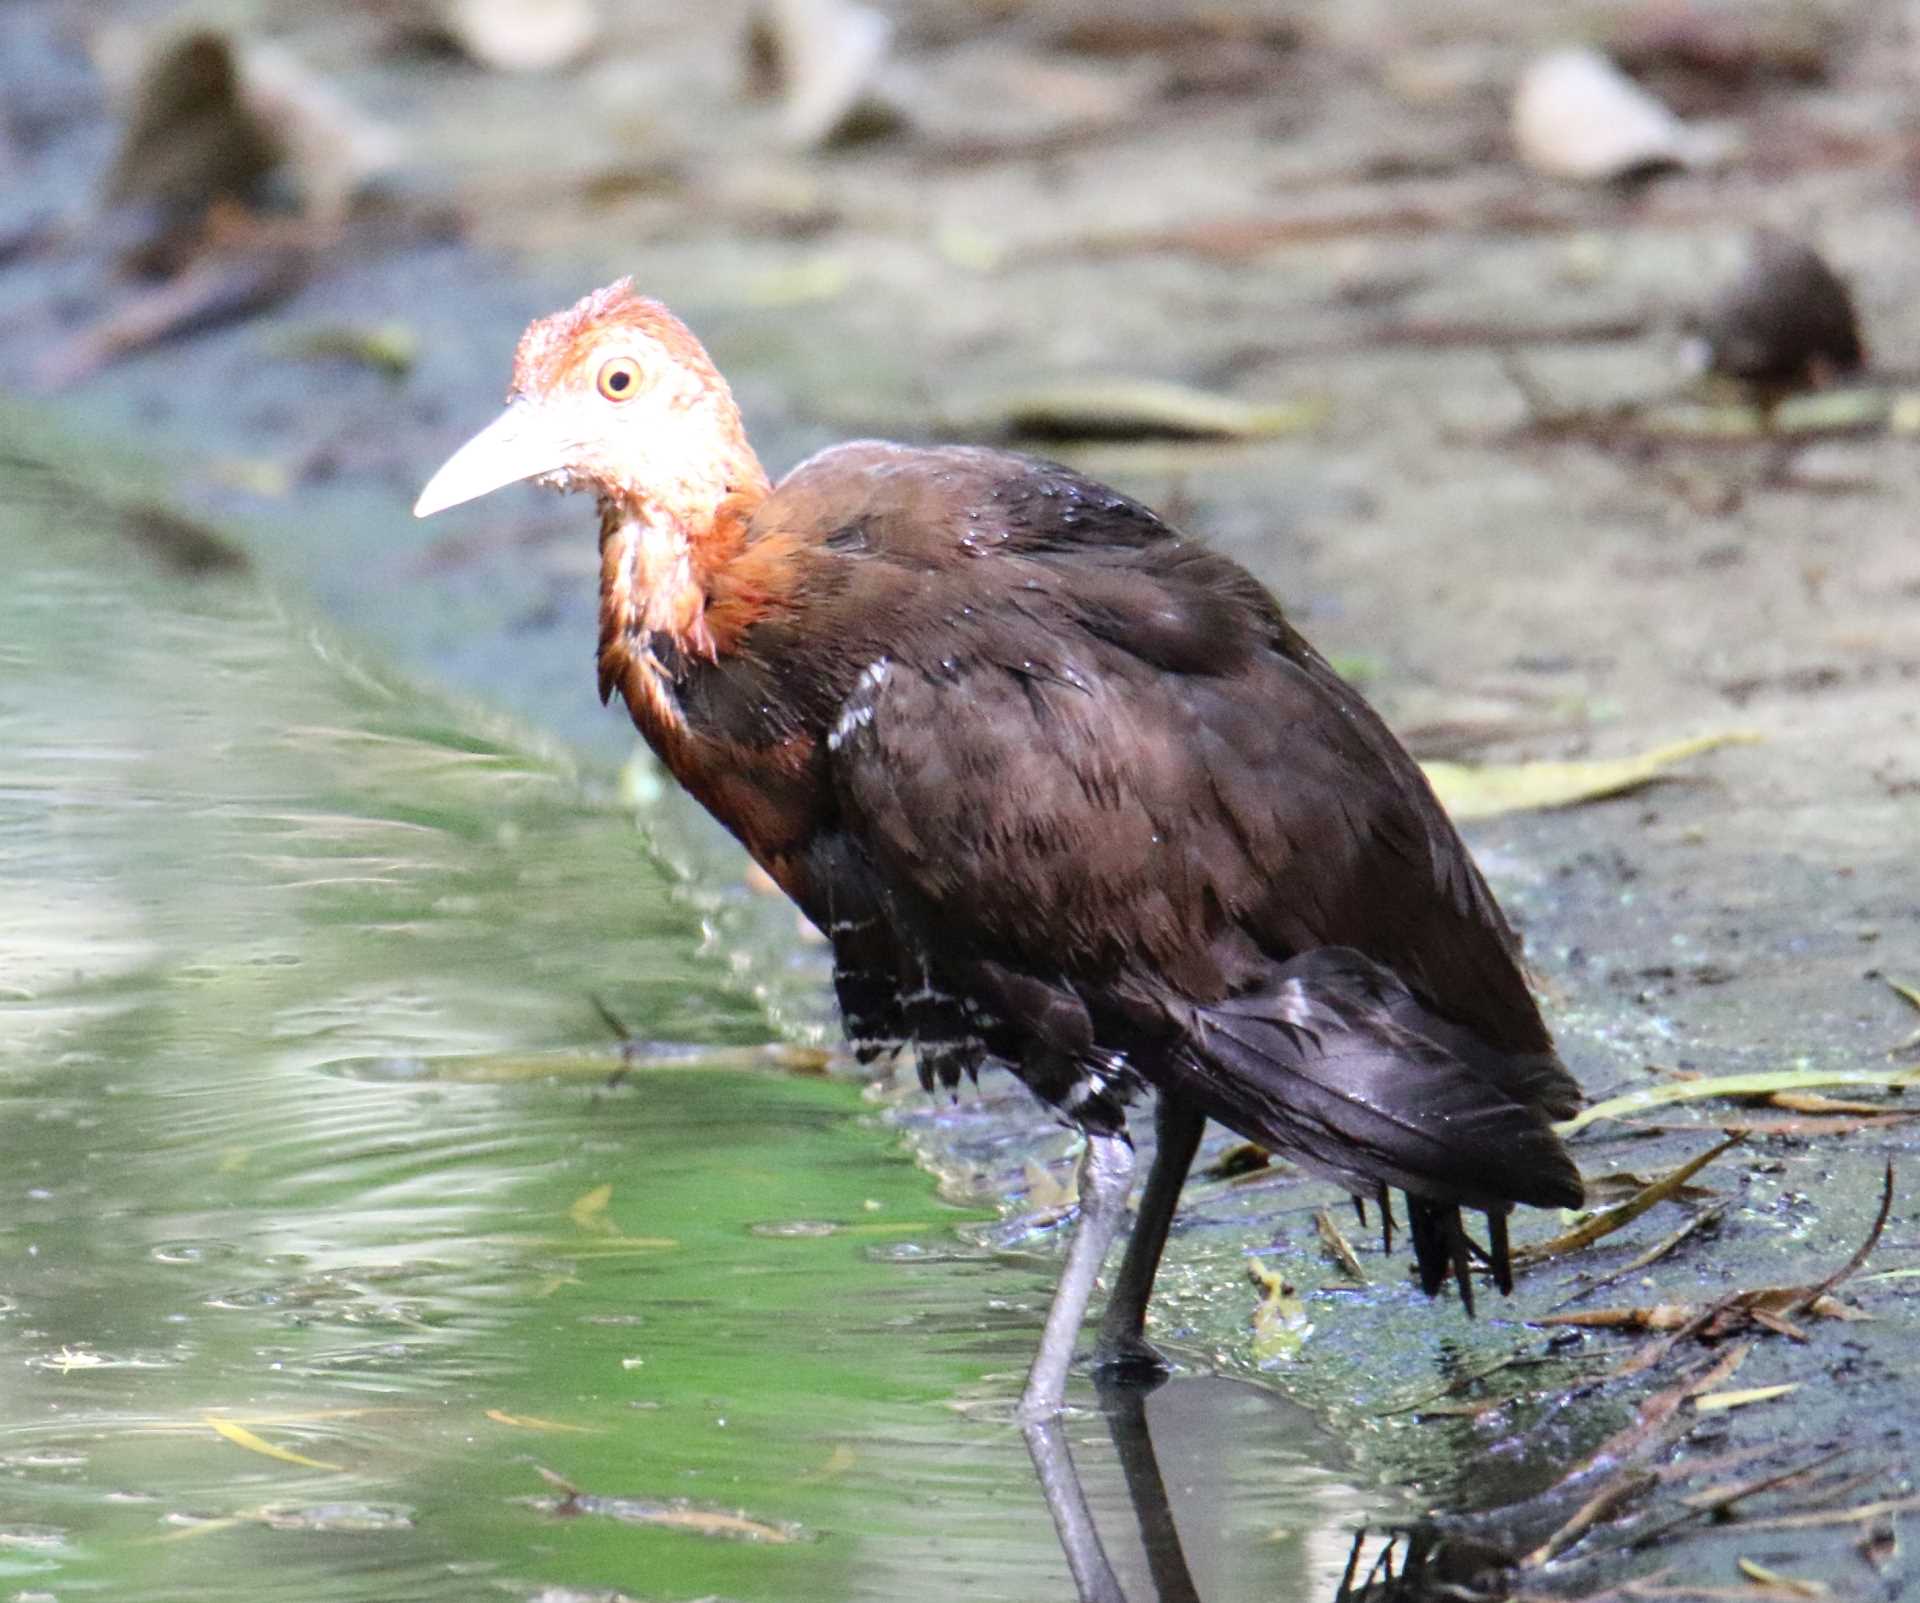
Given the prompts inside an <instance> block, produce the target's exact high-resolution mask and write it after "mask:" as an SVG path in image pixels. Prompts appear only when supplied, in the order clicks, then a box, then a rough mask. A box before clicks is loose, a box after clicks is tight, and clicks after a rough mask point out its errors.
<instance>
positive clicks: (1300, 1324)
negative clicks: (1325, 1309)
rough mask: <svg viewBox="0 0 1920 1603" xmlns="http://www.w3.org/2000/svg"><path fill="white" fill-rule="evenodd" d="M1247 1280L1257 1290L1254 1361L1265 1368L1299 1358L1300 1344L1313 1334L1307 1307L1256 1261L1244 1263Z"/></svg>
mask: <svg viewBox="0 0 1920 1603" xmlns="http://www.w3.org/2000/svg"><path fill="white" fill-rule="evenodd" d="M1247 1277H1248V1279H1250V1280H1251V1281H1252V1282H1253V1283H1254V1285H1255V1286H1257V1287H1258V1288H1259V1290H1260V1300H1259V1302H1257V1303H1256V1304H1255V1305H1254V1309H1253V1356H1254V1361H1255V1362H1256V1363H1262V1364H1265V1363H1272V1362H1274V1361H1276V1360H1279V1359H1283V1358H1295V1357H1298V1356H1299V1352H1300V1348H1301V1345H1302V1343H1304V1342H1305V1341H1306V1339H1307V1337H1308V1336H1309V1335H1311V1334H1312V1333H1313V1325H1312V1323H1311V1322H1310V1321H1309V1320H1308V1318H1307V1305H1306V1304H1305V1303H1304V1302H1302V1301H1301V1300H1300V1298H1299V1297H1298V1296H1297V1295H1296V1294H1295V1293H1294V1289H1293V1287H1292V1286H1290V1285H1288V1284H1287V1282H1286V1281H1285V1280H1283V1279H1281V1277H1280V1276H1279V1275H1277V1274H1275V1273H1274V1272H1273V1271H1272V1270H1271V1269H1269V1268H1268V1267H1267V1266H1266V1265H1265V1264H1263V1263H1262V1262H1261V1261H1260V1260H1259V1259H1258V1258H1250V1259H1248V1260H1247Z"/></svg>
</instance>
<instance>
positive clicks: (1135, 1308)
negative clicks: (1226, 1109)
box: [1093, 1092, 1207, 1380]
mask: <svg viewBox="0 0 1920 1603" xmlns="http://www.w3.org/2000/svg"><path fill="white" fill-rule="evenodd" d="M1206 1123H1207V1116H1206V1115H1205V1114H1204V1113H1202V1112H1200V1111H1199V1109H1197V1108H1195V1107H1193V1106H1191V1105H1190V1104H1188V1103H1186V1102H1182V1101H1180V1100H1178V1099H1176V1098H1174V1097H1170V1096H1168V1095H1167V1094H1166V1093H1165V1092H1161V1093H1160V1095H1159V1097H1158V1099H1157V1100H1156V1102H1155V1103H1154V1109H1153V1124H1154V1130H1155V1132H1156V1140H1157V1145H1156V1146H1155V1148H1154V1152H1153V1167H1152V1168H1151V1169H1150V1170H1148V1171H1147V1186H1146V1191H1145V1192H1144V1193H1143V1194H1142V1196H1141V1198H1140V1215H1139V1217H1138V1218H1137V1219H1136V1220H1135V1221H1134V1225H1133V1234H1132V1236H1131V1237H1129V1238H1128V1241H1127V1255H1126V1257H1125V1258H1123V1259H1122V1260H1121V1262H1120V1278H1119V1280H1118V1282H1117V1283H1116V1284H1115V1286H1114V1288H1113V1295H1112V1296H1111V1297H1109V1298H1108V1299H1107V1311H1106V1313H1105V1314H1104V1315H1103V1316H1102V1317H1101V1320H1100V1339H1099V1342H1098V1344H1097V1345H1096V1346H1095V1347H1094V1350H1093V1355H1094V1356H1093V1361H1094V1366H1095V1367H1096V1368H1097V1369H1099V1370H1100V1371H1101V1372H1102V1373H1103V1374H1107V1375H1110V1376H1113V1377H1114V1378H1116V1379H1132V1380H1149V1379H1153V1378H1156V1377H1158V1376H1160V1375H1164V1374H1165V1373H1166V1372H1167V1367H1168V1366H1167V1361H1166V1359H1164V1358H1162V1357H1161V1356H1160V1354H1159V1353H1157V1352H1155V1351H1154V1349H1153V1347H1152V1345H1151V1344H1150V1343H1149V1342H1148V1341H1147V1336H1146V1329H1147V1299H1148V1298H1149V1297H1151V1296H1152V1295H1153V1277H1154V1273H1155V1271H1157V1270H1158V1269H1159V1267H1160V1254H1161V1252H1162V1251H1163V1250H1165V1248H1166V1245H1167V1227H1168V1226H1169V1225H1170V1224H1171V1223H1172V1222H1173V1210H1174V1209H1175V1208H1176V1207H1177V1206H1178V1205H1179V1202H1180V1188H1181V1187H1182V1186H1183V1185H1185V1184H1186V1182H1187V1170H1189V1169H1190V1168H1192V1167H1193V1155H1194V1153H1195V1152H1196V1151H1197V1150H1198V1149H1199V1146H1200V1132H1201V1131H1202V1130H1203V1129H1204V1128H1205V1127H1206Z"/></svg>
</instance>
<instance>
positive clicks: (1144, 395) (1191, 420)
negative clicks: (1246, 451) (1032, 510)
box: [953, 379, 1326, 440]
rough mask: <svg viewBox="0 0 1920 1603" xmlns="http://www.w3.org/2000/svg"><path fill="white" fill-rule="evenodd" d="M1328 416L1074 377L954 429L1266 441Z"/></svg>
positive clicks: (1296, 406)
mask: <svg viewBox="0 0 1920 1603" xmlns="http://www.w3.org/2000/svg"><path fill="white" fill-rule="evenodd" d="M1325 416H1326V407H1325V405H1324V404H1323V403H1321V402H1318V401H1293V402H1282V403H1280V404H1277V405H1264V406H1263V405H1255V404H1252V403H1250V402H1246V401H1240V400H1236V399H1234V398H1233V397H1231V396H1226V395H1215V394H1212V393H1210V392H1208V391H1206V390H1196V389H1191V388H1189V387H1188V386H1186V385H1184V384H1171V383H1166V382H1163V381H1161V380H1157V379H1075V380H1062V381H1060V382H1058V383H1054V384H1043V385H1038V386H1036V387H1034V388H1032V389H1022V390H1012V391H1009V392H1007V393H1005V394H1002V395H998V396H994V397H992V398H990V399H988V400H986V401H984V402H981V403H979V404H978V405H977V406H975V407H973V408H970V409H969V410H968V412H967V413H966V414H965V415H963V416H962V417H960V418H957V419H955V420H954V425H953V426H954V427H955V428H956V429H958V430H960V431H961V432H963V433H968V434H976V435H987V436H991V437H1012V438H1015V439H1027V440H1155V439H1159V440H1259V439H1268V438H1272V437H1274V436H1277V435H1283V434H1298V433H1301V432H1303V431H1304V430H1307V429H1311V428H1313V427H1315V426H1317V425H1318V424H1319V423H1320V421H1321V420H1322V419H1323V418H1324V417H1325Z"/></svg>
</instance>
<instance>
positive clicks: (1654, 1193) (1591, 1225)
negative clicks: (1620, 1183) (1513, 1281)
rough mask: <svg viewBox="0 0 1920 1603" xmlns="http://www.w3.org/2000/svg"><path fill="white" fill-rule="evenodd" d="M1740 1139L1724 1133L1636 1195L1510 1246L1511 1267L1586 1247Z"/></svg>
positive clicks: (1667, 1194)
mask: <svg viewBox="0 0 1920 1603" xmlns="http://www.w3.org/2000/svg"><path fill="white" fill-rule="evenodd" d="M1741 1140H1742V1137H1740V1136H1737V1135H1734V1136H1728V1137H1727V1139H1726V1140H1724V1141H1722V1142H1721V1143H1720V1144H1719V1145H1718V1146H1716V1147H1711V1148H1709V1149H1708V1150H1707V1151H1705V1152H1703V1153H1701V1154H1700V1155H1699V1156H1698V1157H1695V1158H1690V1159H1689V1160H1688V1161H1687V1162H1685V1163H1683V1164H1681V1165H1680V1167H1679V1168H1677V1169H1675V1170H1674V1171H1673V1172H1672V1173H1670V1174H1666V1175H1663V1176H1662V1177H1661V1178H1660V1179H1658V1180H1655V1181H1654V1182H1653V1183H1652V1184H1651V1185H1648V1186H1645V1187H1643V1188H1642V1189H1641V1190H1640V1191H1639V1192H1638V1193H1637V1194H1636V1195H1634V1196H1632V1197H1630V1198H1628V1199H1627V1201H1625V1202H1623V1203H1620V1204H1619V1205H1618V1206H1617V1207H1612V1208H1608V1209H1605V1210H1604V1211H1602V1212H1600V1213H1596V1214H1594V1215H1593V1216H1592V1217H1591V1218H1589V1219H1588V1220H1587V1221H1586V1222H1585V1223H1583V1224H1579V1225H1576V1226H1575V1227H1574V1228H1573V1229H1571V1230H1568V1231H1564V1232H1562V1233H1561V1234H1560V1235H1557V1236H1554V1237H1553V1238H1551V1239H1550V1240H1547V1241H1536V1242H1530V1243H1528V1244H1526V1245H1524V1246H1520V1247H1516V1248H1514V1249H1513V1266H1514V1268H1516V1269H1519V1268H1523V1267H1525V1266H1527V1265H1530V1264H1536V1263H1542V1262H1544V1261H1545V1260H1547V1259H1549V1258H1559V1257H1564V1256H1565V1255H1566V1254H1567V1253H1570V1252H1577V1251H1579V1249H1580V1248H1582V1247H1590V1246H1592V1245H1593V1243H1594V1242H1596V1241H1599V1240H1601V1239H1603V1238H1604V1237H1607V1236H1610V1235H1612V1234H1613V1233H1614V1231H1616V1230H1618V1229H1620V1228H1621V1227H1623V1226H1625V1225H1628V1224H1631V1223H1632V1222H1633V1221H1634V1220H1635V1219H1638V1218H1639V1217H1640V1215H1641V1214H1643V1213H1645V1212H1646V1211H1647V1210H1648V1209H1649V1208H1651V1207H1653V1206H1654V1205H1655V1204H1656V1203H1660V1202H1665V1201H1667V1200H1669V1199H1670V1198H1672V1197H1674V1196H1676V1195H1677V1194H1678V1193H1679V1191H1680V1189H1681V1188H1682V1187H1683V1186H1684V1185H1685V1184H1686V1183H1687V1182H1688V1181H1689V1180H1691V1179H1692V1178H1693V1177H1694V1176H1695V1175H1696V1174H1698V1173H1699V1172H1700V1171H1701V1170H1702V1169H1704V1168H1705V1167H1706V1166H1707V1165H1708V1164H1709V1163H1711V1162H1713V1160H1714V1159H1715V1158H1717V1157H1719V1156H1720V1154H1721V1153H1723V1152H1726V1151H1727V1150H1729V1149H1730V1148H1732V1147H1737V1146H1738V1145H1739V1144H1740V1142H1741Z"/></svg>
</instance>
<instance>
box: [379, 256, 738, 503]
mask: <svg viewBox="0 0 1920 1603" xmlns="http://www.w3.org/2000/svg"><path fill="white" fill-rule="evenodd" d="M523 479H532V480H535V481H536V482H538V483H540V484H543V485H546V486H548V487H549V488H552V489H556V490H590V491H592V492H594V493H595V494H596V495H598V496H599V497H600V499H601V500H602V501H611V502H614V503H616V504H620V505H623V506H627V507H630V508H632V509H633V510H634V511H636V512H638V513H640V514H642V515H644V516H648V517H653V516H659V515H664V516H666V517H669V518H672V519H674V520H675V521H678V522H680V523H681V525H682V526H683V527H684V528H687V529H689V530H692V529H695V528H697V527H699V526H700V525H701V524H702V523H703V522H704V521H705V520H707V519H710V518H711V517H712V516H713V512H714V509H715V508H716V507H717V506H718V505H719V504H720V503H721V502H722V501H724V500H726V499H727V498H728V497H732V496H738V495H740V494H742V493H748V494H750V493H751V492H752V491H753V489H754V488H755V486H756V485H758V486H759V487H761V488H764V485H765V478H764V475H763V474H762V473H761V470H760V465H759V463H758V461H757V460H756V459H755V458H754V455H753V452H752V450H751V449H750V448H749V447H748V445H747V443H746V435H745V432H744V431H743V429H742V427H741V423H740V413H739V409H738V408H737V407H736V406H735V405H734V402H733V395H732V393H731V392H730V391H729V390H728V389H727V384H726V381H725V380H724V379H723V378H721V376H720V374H719V372H718V371H717V370H716V369H715V367H714V365H713V362H712V360H711V359H710V358H709V357H708V356H707V353H706V351H705V350H704V349H702V348H701V345H700V342H699V341H698V340H697V339H695V338H694V337H693V334H692V333H691V332H690V331H689V330H688V328H687V326H686V325H685V324H684V323H682V322H681V321H680V319H679V318H677V317H675V316H674V315H673V313H672V312H670V311H668V310H667V309H666V307H664V306H662V305H661V304H660V303H659V302H658V301H655V300H649V299H648V298H647V297H646V296H644V295H639V294H636V293H635V292H634V289H633V284H632V281H631V280H630V279H625V278H623V279H620V280H619V281H618V282H616V283H613V284H609V285H608V286H607V287H606V288H605V289H598V290H595V291H594V292H593V293H592V294H591V295H588V296H586V297H584V298H583V299H581V300H580V301H578V302H576V303H575V304H574V305H573V306H571V307H569V308H568V309H567V310H566V311H564V312H556V313H555V314H554V315H553V316H551V317H543V318H541V319H539V320H538V321H537V322H535V323H533V324H531V325H530V326H529V327H528V329H527V331H526V333H525V334H523V335H521V337H520V345H519V349H518V350H516V351H515V353H514V358H513V384H512V387H511V388H510V389H509V390H508V392H507V410H506V412H505V413H504V414H503V415H501V416H500V417H498V418H496V419H495V420H494V421H493V422H492V423H490V424H488V425H487V427H486V428H484V429H482V430H481V431H480V432H479V433H478V434H476V435H475V436H474V437H473V438H472V439H471V440H469V441H468V442H467V443H466V444H465V445H463V446H461V447H460V449H459V450H458V451H456V452H455V453H454V454H453V455H452V456H451V457H450V458H448V460H447V462H446V464H445V465H444V466H443V467H442V468H441V469H440V471H439V472H438V473H436V474H434V476H433V477H432V478H431V479H429V480H428V481H427V486H426V488H425V489H423V490H422V491H421V492H420V499H419V500H418V501H416V502H415V503H414V508H413V511H414V516H416V517H422V518H424V517H430V516H431V515H432V514H434V513H435V512H440V511H444V510H445V509H446V508H447V507H451V506H458V505H459V504H460V503H461V502H463V501H471V500H473V499H474V498H475V497H477V496H482V495H486V494H488V493H489V492H491V491H493V490H497V489H500V488H501V487H503V486H504V485H508V484H516V483H518V482H520V481H521V480H523Z"/></svg>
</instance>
